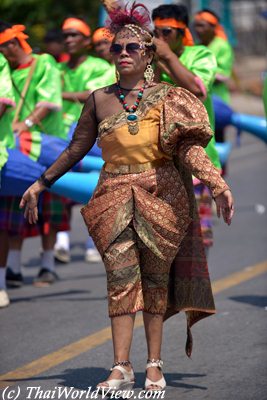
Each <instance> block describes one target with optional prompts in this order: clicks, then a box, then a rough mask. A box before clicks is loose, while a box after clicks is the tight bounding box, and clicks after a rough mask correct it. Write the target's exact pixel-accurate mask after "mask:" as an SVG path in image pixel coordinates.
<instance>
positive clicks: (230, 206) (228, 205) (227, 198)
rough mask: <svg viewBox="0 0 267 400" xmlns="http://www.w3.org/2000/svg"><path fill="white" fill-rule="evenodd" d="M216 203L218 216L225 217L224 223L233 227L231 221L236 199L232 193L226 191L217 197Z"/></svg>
mask: <svg viewBox="0 0 267 400" xmlns="http://www.w3.org/2000/svg"><path fill="white" fill-rule="evenodd" d="M215 203H216V208H217V216H218V218H220V216H221V215H222V216H223V219H224V222H225V223H226V224H228V225H231V221H232V218H233V215H234V199H233V196H232V193H231V191H230V190H229V189H228V190H225V192H223V193H221V194H219V195H218V196H217V197H215Z"/></svg>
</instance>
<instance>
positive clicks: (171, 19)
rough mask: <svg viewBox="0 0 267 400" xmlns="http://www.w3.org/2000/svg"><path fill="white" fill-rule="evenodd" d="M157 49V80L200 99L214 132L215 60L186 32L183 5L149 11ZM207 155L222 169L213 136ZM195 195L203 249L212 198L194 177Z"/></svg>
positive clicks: (209, 238)
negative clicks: (196, 44) (177, 87)
mask: <svg viewBox="0 0 267 400" xmlns="http://www.w3.org/2000/svg"><path fill="white" fill-rule="evenodd" d="M152 19H153V23H154V26H155V35H156V39H155V44H156V47H157V60H156V77H157V79H158V80H160V81H164V82H168V83H171V84H175V85H177V86H181V87H183V88H185V89H187V90H189V91H190V92H192V93H193V94H194V95H195V96H197V97H198V98H200V99H201V100H202V101H203V103H204V105H205V107H206V110H207V113H208V116H209V121H210V125H211V127H212V129H213V131H214V125H215V121H214V111H213V106H212V100H211V89H212V85H213V82H214V78H215V72H216V67H217V64H216V60H215V57H214V55H213V54H212V52H211V51H210V50H209V49H207V48H206V47H205V46H195V45H194V43H193V39H192V35H191V33H190V31H189V29H188V23H189V16H188V11H187V8H186V7H185V6H184V5H181V4H179V5H175V4H170V5H161V6H159V7H157V8H155V9H154V10H153V12H152ZM205 150H206V152H207V154H208V156H209V158H210V159H211V161H212V163H213V164H214V166H215V167H217V168H219V169H221V164H220V160H219V156H218V153H217V150H216V148H215V139H214V137H213V138H212V140H211V141H210V142H209V144H208V146H207V147H206V149H205ZM194 183H195V194H196V197H197V200H198V210H199V215H200V219H201V227H202V234H203V239H204V244H205V247H206V249H207V251H208V248H209V247H210V246H211V245H212V244H213V239H212V225H211V220H212V209H211V204H212V199H211V195H210V193H209V191H208V188H206V187H205V186H204V185H203V184H201V183H200V182H198V181H197V180H196V179H195V178H194Z"/></svg>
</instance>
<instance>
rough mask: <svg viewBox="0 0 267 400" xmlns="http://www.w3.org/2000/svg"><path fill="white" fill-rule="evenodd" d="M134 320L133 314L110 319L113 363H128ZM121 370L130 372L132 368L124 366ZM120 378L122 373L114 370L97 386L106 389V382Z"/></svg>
mask: <svg viewBox="0 0 267 400" xmlns="http://www.w3.org/2000/svg"><path fill="white" fill-rule="evenodd" d="M134 320H135V314H130V315H121V316H119V317H112V318H111V330H112V342H113V352H114V363H116V362H122V361H129V359H130V349H131V344H132V338H133V327H134ZM123 368H125V369H126V371H131V369H132V366H131V364H129V365H125V366H124V367H123ZM122 378H123V376H122V373H121V372H120V371H119V370H117V369H114V370H113V371H112V372H111V374H110V375H109V377H108V378H107V379H106V380H105V381H104V382H100V383H99V385H101V386H107V387H108V383H107V381H109V380H111V379H122Z"/></svg>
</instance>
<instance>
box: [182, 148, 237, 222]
mask: <svg viewBox="0 0 267 400" xmlns="http://www.w3.org/2000/svg"><path fill="white" fill-rule="evenodd" d="M178 157H179V160H180V162H181V163H182V164H183V165H184V166H186V167H187V168H188V169H189V170H190V171H191V172H192V174H193V175H194V176H195V177H196V178H198V179H199V180H201V181H202V182H203V183H204V184H205V185H206V186H208V188H209V189H210V190H211V193H212V197H213V198H214V200H215V203H216V207H217V215H218V217H220V216H221V214H222V216H223V219H224V221H225V222H226V223H227V224H228V225H230V224H231V220H232V217H233V213H234V200H233V196H232V194H231V191H230V188H229V186H228V185H227V183H226V182H225V181H224V179H223V178H222V177H221V174H220V171H219V170H218V169H217V168H215V167H214V166H213V164H212V162H211V161H210V159H209V157H208V156H207V154H206V152H205V150H204V149H203V147H201V146H196V145H194V144H192V143H190V140H188V141H184V143H182V144H181V145H180V146H179V149H178Z"/></svg>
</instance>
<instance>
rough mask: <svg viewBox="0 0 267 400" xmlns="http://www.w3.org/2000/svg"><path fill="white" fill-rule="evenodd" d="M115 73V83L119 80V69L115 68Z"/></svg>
mask: <svg viewBox="0 0 267 400" xmlns="http://www.w3.org/2000/svg"><path fill="white" fill-rule="evenodd" d="M115 75H116V81H117V83H119V81H120V73H119V71H117V70H116V72H115Z"/></svg>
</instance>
